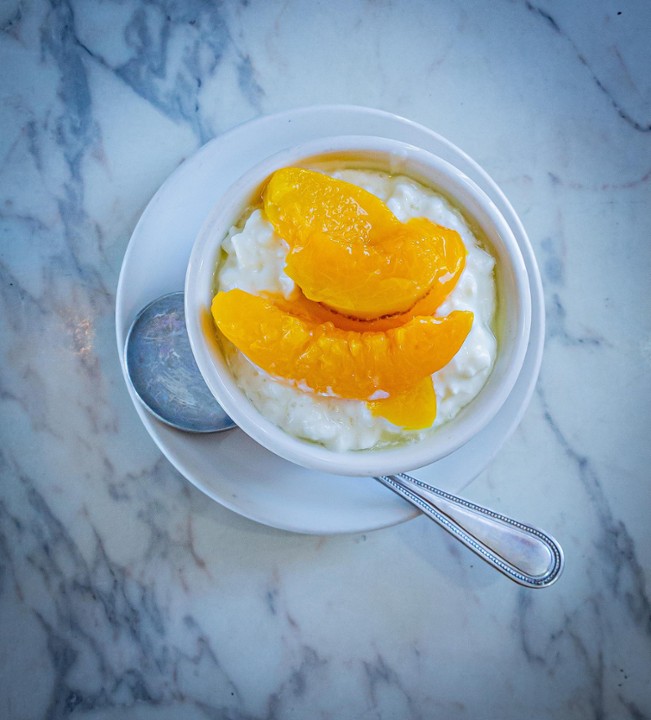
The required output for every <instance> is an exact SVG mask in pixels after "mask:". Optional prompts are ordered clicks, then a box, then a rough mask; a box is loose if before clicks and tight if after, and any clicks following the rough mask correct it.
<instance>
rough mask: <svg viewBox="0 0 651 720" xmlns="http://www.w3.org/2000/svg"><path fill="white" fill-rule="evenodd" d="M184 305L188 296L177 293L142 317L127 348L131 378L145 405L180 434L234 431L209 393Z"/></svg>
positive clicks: (153, 304)
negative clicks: (190, 339)
mask: <svg viewBox="0 0 651 720" xmlns="http://www.w3.org/2000/svg"><path fill="white" fill-rule="evenodd" d="M184 306H185V303H184V297H183V292H174V293H170V294H168V295H163V296H162V297H159V298H157V299H156V300H154V301H153V302H151V303H149V305H147V306H146V307H144V308H143V309H142V310H141V311H140V312H139V313H138V316H137V317H136V319H135V320H134V321H133V324H132V325H131V328H130V329H129V332H128V334H127V340H126V346H125V362H126V367H127V373H128V376H129V380H130V382H131V385H132V387H133V389H134V391H135V393H136V395H137V396H138V398H139V399H140V401H141V402H142V403H143V404H144V405H145V407H147V408H148V409H149V411H150V412H151V413H152V414H153V415H155V416H156V417H157V418H158V419H159V420H162V421H163V422H164V423H167V424H168V425H170V426H172V427H174V428H177V429H178V430H184V431H186V432H195V433H212V432H221V431H223V430H230V429H231V428H234V427H235V423H234V422H233V421H232V420H231V418H230V417H229V416H228V415H227V414H226V413H225V412H224V410H223V408H222V407H221V405H220V404H219V403H218V402H217V401H216V400H215V398H214V396H213V394H212V393H211V392H210V390H209V389H208V386H207V385H206V383H205V382H204V379H203V377H202V376H201V373H200V372H199V368H198V367H197V364H196V362H195V359H194V355H193V354H192V350H191V349H190V341H189V339H188V333H187V330H186V326H185V308H184Z"/></svg>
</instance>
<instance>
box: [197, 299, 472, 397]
mask: <svg viewBox="0 0 651 720" xmlns="http://www.w3.org/2000/svg"><path fill="white" fill-rule="evenodd" d="M211 311H212V315H213V318H214V320H215V323H216V325H217V327H218V328H219V330H220V331H221V332H222V333H223V335H224V336H225V337H226V338H228V339H229V340H230V341H231V342H232V343H233V344H234V345H235V346H236V347H237V348H238V349H239V350H240V351H241V352H242V353H244V355H246V357H248V358H249V360H251V362H253V363H254V364H255V365H257V366H258V367H260V368H262V369H263V370H265V371H266V372H268V373H269V374H270V375H274V376H276V377H281V378H285V379H287V380H291V381H294V382H296V383H298V384H301V385H306V386H307V387H309V388H311V389H312V390H313V391H314V392H316V393H320V394H323V395H336V396H338V397H343V398H354V399H357V400H370V401H373V400H376V399H377V398H378V394H384V393H386V394H387V395H388V396H389V397H392V396H394V395H396V394H399V393H404V392H406V391H408V390H410V389H412V388H413V387H414V386H415V385H417V384H418V383H419V382H420V381H421V380H423V378H426V377H427V376H428V375H431V374H432V373H434V372H436V371H437V370H440V369H441V368H442V367H443V366H444V365H446V364H447V363H448V362H449V361H450V360H451V359H452V358H453V357H454V355H455V354H456V353H457V351H458V350H459V348H460V347H461V345H462V344H463V342H464V340H465V339H466V336H467V335H468V333H469V332H470V328H471V326H472V321H473V314H472V313H471V312H467V311H461V310H456V311H454V312H452V313H450V314H449V315H447V316H446V317H442V318H439V317H414V318H411V319H410V320H408V321H407V322H406V323H405V324H404V325H402V326H400V327H397V328H392V329H390V330H386V331H375V332H357V331H354V330H341V329H339V328H336V327H335V326H334V325H333V324H332V323H330V322H326V323H320V322H318V321H315V320H314V319H312V318H310V317H308V316H303V317H299V316H298V315H294V314H292V313H290V312H288V311H287V310H286V309H285V308H283V307H281V305H279V304H277V303H275V302H274V300H273V299H272V298H268V297H261V296H258V295H251V294H249V293H247V292H244V291H243V290H239V289H236V290H230V291H228V292H219V293H217V295H215V297H214V299H213V302H212V308H211Z"/></svg>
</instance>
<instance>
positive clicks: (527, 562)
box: [375, 473, 564, 588]
mask: <svg viewBox="0 0 651 720" xmlns="http://www.w3.org/2000/svg"><path fill="white" fill-rule="evenodd" d="M375 479H376V480H379V481H380V482H381V483H382V484H383V485H385V486H386V487H388V488H389V489H391V490H393V491H394V492H396V493H397V494H398V495H400V496H401V497H403V498H404V499H405V500H408V501H409V502H410V503H412V505H415V506H416V507H417V508H418V509H419V510H421V511H422V512H423V513H424V514H425V515H427V516H428V517H429V518H431V519H432V520H434V521H435V522H437V523H438V524H439V525H440V526H441V527H442V528H444V529H445V530H447V531H448V532H449V533H451V534H452V535H454V537H456V538H457V540H460V541H461V542H462V543H463V544H464V545H466V546H467V547H468V548H470V549H471V550H472V551H473V552H475V553H477V555H479V557H481V558H482V559H483V560H485V561H486V562H487V563H489V564H490V565H493V567H495V568H497V569H498V570H499V571H500V572H502V573H504V575H506V576H507V577H508V578H510V579H511V580H513V581H514V582H516V583H519V584H520V585H524V586H525V587H530V588H543V587H548V586H549V585H551V584H552V583H553V582H555V581H556V580H557V579H558V577H559V575H560V574H561V571H562V569H563V562H564V560H563V550H562V548H561V546H560V545H559V544H558V543H557V542H556V540H554V538H553V537H551V536H550V535H548V534H547V533H544V532H542V530H538V529H537V528H534V527H531V526H530V525H525V524H524V523H521V522H518V521H517V520H512V519H511V518H508V517H506V516H504V515H500V514H499V513H496V512H493V511H492V510H488V509H487V508H484V507H482V506H481V505H475V503H471V502H468V501H467V500H463V499H461V498H458V497H456V496H455V495H450V494H449V493H446V492H444V491H443V490H439V489H438V488H435V487H432V486H431V485H427V484H426V483H424V482H422V481H420V480H416V478H413V477H411V476H409V475H404V474H402V473H401V474H399V475H381V476H378V477H376V478H375Z"/></svg>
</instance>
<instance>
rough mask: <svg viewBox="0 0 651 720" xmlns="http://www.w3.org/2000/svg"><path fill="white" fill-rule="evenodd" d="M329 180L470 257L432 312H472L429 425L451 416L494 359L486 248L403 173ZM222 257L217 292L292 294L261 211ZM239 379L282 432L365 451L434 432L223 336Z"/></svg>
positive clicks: (345, 173) (441, 375) (236, 232)
mask: <svg viewBox="0 0 651 720" xmlns="http://www.w3.org/2000/svg"><path fill="white" fill-rule="evenodd" d="M331 175H332V176H333V177H336V178H339V179H341V180H346V181H348V182H352V183H354V184H356V185H359V186H360V187H363V188H365V189H366V190H368V191H369V192H372V193H373V194H374V195H377V196H378V197H379V198H380V199H381V200H383V201H384V202H385V203H386V204H387V206H388V207H389V209H390V210H391V211H392V212H393V213H394V214H395V215H396V217H397V218H398V219H400V220H401V221H406V220H408V219H410V218H413V217H426V218H429V219H430V220H432V221H433V222H436V223H438V224H440V225H444V226H445V227H449V228H452V229H454V230H456V231H457V232H458V233H459V234H460V235H461V237H462V239H463V241H464V243H465V245H466V248H467V250H468V255H467V258H466V266H465V269H464V271H463V273H462V274H461V277H460V278H459V281H458V283H457V285H456V286H455V288H454V290H453V291H452V293H450V295H449V296H448V298H447V299H446V301H445V302H444V303H443V304H442V305H441V306H440V308H439V310H438V311H437V314H438V315H447V314H448V313H450V312H452V311H453V310H471V311H472V312H473V313H474V322H473V326H472V329H471V331H470V333H469V335H468V337H467V338H466V340H465V342H464V344H463V346H462V347H461V349H460V350H459V352H458V353H457V354H456V355H455V357H454V358H453V359H452V360H451V362H449V363H448V364H447V365H446V366H445V367H444V368H442V369H441V370H440V371H439V372H437V373H435V374H434V376H433V377H434V387H435V390H436V396H437V404H438V408H437V417H436V421H435V423H434V426H433V427H434V428H437V427H439V426H440V425H442V424H443V423H446V422H448V421H449V420H451V419H452V418H453V417H454V416H455V415H457V413H458V412H459V411H460V410H461V409H462V408H463V407H465V406H466V405H467V404H468V403H469V402H470V401H471V400H472V399H473V398H474V397H475V396H476V395H477V394H478V393H479V391H480V390H481V388H482V387H483V386H484V383H485V382H486V380H487V379H488V376H489V375H490V372H491V370H492V368H493V364H494V362H495V356H496V352H497V343H496V340H495V336H494V334H493V331H492V325H493V322H494V316H495V304H496V297H495V279H494V266H495V260H494V258H493V256H492V255H490V254H489V253H488V252H486V250H484V249H483V248H482V247H481V246H480V244H479V242H478V240H477V238H476V237H475V236H474V234H473V233H472V231H471V229H470V227H469V226H468V224H467V223H466V222H465V220H464V218H463V216H462V215H461V214H460V213H459V212H458V211H457V210H456V209H455V208H454V207H453V206H452V205H451V204H450V203H449V202H448V201H447V200H446V199H445V198H444V197H442V196H441V195H439V194H437V193H436V192H435V191H433V190H431V189H429V188H426V187H424V186H422V185H420V184H419V183H417V182H415V181H413V180H411V179H409V178H406V177H402V176H398V177H394V176H390V175H387V174H385V173H381V172H376V171H367V170H340V171H337V172H332V173H331ZM222 247H223V251H224V253H223V255H224V257H223V260H222V262H221V263H220V265H219V267H218V268H217V272H216V282H215V285H216V288H215V289H216V290H224V291H227V290H232V289H234V288H240V289H242V290H245V291H246V292H249V293H254V294H260V293H261V292H271V293H281V294H282V295H284V296H285V297H289V296H290V294H291V292H292V290H293V289H294V282H293V280H292V279H291V278H289V277H288V276H287V275H286V274H285V272H284V266H285V255H286V253H287V250H288V247H287V244H286V243H285V242H284V241H283V240H281V239H280V238H279V237H278V236H277V235H276V234H275V232H274V230H273V227H272V226H271V224H270V223H269V222H268V221H267V220H266V219H265V218H264V215H263V213H262V212H261V210H260V209H254V210H253V211H252V212H251V213H250V215H249V216H248V218H246V220H245V221H244V222H243V223H240V224H239V225H238V226H237V227H234V228H232V229H231V231H230V233H229V235H228V237H227V238H225V240H224V242H223V245H222ZM224 344H225V346H226V353H227V356H228V360H229V364H230V367H231V370H232V372H233V375H234V377H235V379H236V380H237V383H238V384H239V385H240V387H241V388H242V389H243V390H244V392H245V393H246V395H247V396H248V397H249V399H250V400H251V402H252V403H253V404H254V405H255V407H256V408H257V409H258V410H259V411H260V412H261V413H262V414H263V415H264V416H265V417H267V418H268V419H269V420H271V422H273V423H275V424H276V425H277V426H278V427H280V428H282V429H283V430H284V431H285V432H287V433H290V434H291V435H294V436H296V437H299V438H304V439H307V440H312V441H314V442H317V443H321V444H323V445H325V446H326V447H328V448H330V449H332V450H336V451H345V450H362V449H367V448H371V447H375V446H378V445H385V444H391V443H396V442H405V441H409V440H413V439H418V438H421V437H422V436H423V434H425V433H428V432H432V429H429V430H424V431H423V430H421V431H405V430H402V429H401V428H397V427H396V426H394V425H392V424H391V423H390V422H389V421H387V420H385V419H384V418H381V417H375V416H373V415H372V414H371V413H370V411H369V410H368V408H367V406H366V403H365V402H363V401H359V400H345V399H341V398H336V397H327V396H321V395H316V394H315V393H313V392H311V391H309V390H308V391H306V390H305V389H300V388H297V387H296V386H295V385H291V384H290V383H288V382H286V381H284V380H282V379H277V378H273V377H271V376H270V375H268V374H267V373H266V372H264V371H262V370H261V369H260V368H258V367H256V366H254V365H253V364H252V363H251V362H249V360H247V358H246V357H245V356H244V355H243V354H242V353H240V352H239V350H237V349H236V348H235V347H234V346H232V345H231V344H230V343H228V342H226V341H225V343H224Z"/></svg>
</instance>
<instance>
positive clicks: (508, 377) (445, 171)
mask: <svg viewBox="0 0 651 720" xmlns="http://www.w3.org/2000/svg"><path fill="white" fill-rule="evenodd" d="M326 160H337V161H340V162H342V163H345V164H346V165H350V166H355V165H358V166H360V167H367V168H368V167H369V166H372V167H375V168H378V169H383V170H385V171H388V172H390V173H392V174H401V175H407V176H409V177H411V178H413V179H414V180H416V181H419V182H421V183H422V184H424V185H426V186H429V187H432V188H434V189H435V190H437V191H439V192H441V193H442V194H443V195H445V196H447V197H449V198H450V199H452V201H453V202H454V204H455V205H456V207H457V208H459V209H460V210H461V211H462V213H463V214H464V216H465V217H466V219H468V220H470V221H472V222H474V223H475V224H476V225H478V226H479V227H480V228H481V230H482V232H483V234H484V236H485V238H486V239H487V240H488V242H489V243H490V245H491V250H492V252H493V255H494V256H495V258H496V261H497V263H496V268H497V272H496V280H497V295H498V316H499V317H498V320H497V325H498V326H499V328H500V331H499V334H498V354H497V358H496V361H495V365H494V368H493V370H492V372H491V374H490V376H489V378H488V380H487V382H486V384H485V385H484V387H483V388H482V390H481V391H480V393H479V394H478V395H477V397H476V398H475V399H474V400H472V401H471V402H470V403H469V404H468V405H467V406H466V407H465V408H463V409H462V410H461V412H459V414H458V415H457V416H456V417H455V418H453V419H452V420H450V421H449V422H447V423H445V424H443V425H441V426H440V427H438V428H436V429H434V430H432V431H430V432H428V433H425V435H424V437H423V438H422V439H420V440H417V441H414V442H409V443H405V444H404V445H401V446H392V447H387V448H376V449H369V450H357V451H346V452H337V451H334V450H330V449H328V448H326V447H324V446H321V445H318V444H315V443H313V442H310V441H307V440H302V439H299V438H296V437H293V436H291V435H289V434H287V433H286V432H285V431H284V430H281V429H280V428H279V427H278V426H276V425H275V424H274V423H272V422H270V421H269V420H268V419H267V418H265V417H264V416H263V415H262V414H261V413H260V412H259V411H258V410H257V409H256V408H255V407H254V406H253V404H252V403H251V402H250V401H249V399H248V398H247V397H246V395H245V393H244V392H243V391H242V390H241V389H240V387H239V386H238V385H237V383H236V382H235V380H234V378H233V377H232V375H231V373H230V370H229V367H228V364H227V362H226V360H225V358H224V355H223V353H222V349H221V346H220V343H219V342H218V340H217V336H216V330H215V329H214V326H213V325H212V322H211V320H210V305H211V302H212V296H213V284H214V273H215V267H216V264H217V262H218V260H219V257H220V252H221V244H222V241H223V240H224V238H225V237H226V235H227V233H228V231H229V229H230V228H231V227H232V226H233V225H234V224H235V223H236V222H237V221H238V220H239V219H240V218H241V217H242V215H243V213H244V211H245V210H246V208H247V207H249V206H250V205H251V204H252V203H253V202H254V201H255V200H256V198H257V197H259V192H260V188H261V185H262V184H263V183H264V181H265V180H266V179H267V178H268V177H269V175H271V173H273V172H274V171H275V170H277V169H279V168H283V167H288V166H294V165H305V166H310V165H313V164H314V163H315V162H317V161H318V162H323V161H326ZM185 315H186V323H187V329H188V335H189V338H190V344H191V346H192V351H193V353H194V356H195V359H196V361H197V365H198V366H199V370H200V371H201V374H202V375H203V377H204V379H205V381H206V384H207V385H208V387H209V388H210V390H211V392H212V393H213V395H214V396H215V398H216V399H217V400H218V402H219V403H220V404H221V405H222V407H223V408H224V410H226V412H227V413H228V414H229V415H230V416H231V418H233V420H234V421H235V422H236V423H237V424H238V426H239V427H240V428H241V429H242V430H243V431H244V432H246V433H247V434H248V435H250V436H251V437H252V438H253V439H254V440H256V441H257V442H258V443H260V444H261V445H263V446H264V447H266V448H267V449H268V450H270V451H272V452H274V453H276V454H277V455H279V456H281V457H283V458H285V459H286V460H290V461H292V462H295V463H297V464H299V465H302V466H304V467H307V468H312V469H317V470H321V471H325V472H331V473H336V474H340V475H384V474H391V473H396V472H407V471H409V470H413V469H415V468H418V467H423V466H425V465H429V464H431V463H433V462H436V461H437V460H440V459H441V458H443V457H445V456H446V455H449V454H450V453H452V452H454V451H455V450H457V449H458V448H459V447H461V446H462V445H464V444H465V443H466V442H468V440H470V438H472V437H473V436H474V435H476V434H477V433H478V432H479V431H480V430H482V429H483V428H484V427H486V425H487V424H488V423H489V422H490V421H491V420H492V419H493V417H494V416H495V414H496V413H497V412H498V410H499V409H500V408H501V407H502V405H503V404H504V402H505V400H506V399H507V397H508V396H509V393H510V392H511V390H512V389H513V386H514V384H515V382H516V380H517V378H518V375H519V374H520V371H521V369H522V364H523V361H524V357H525V352H526V349H527V344H528V340H529V330H530V324H531V296H530V290H529V279H528V276H527V270H526V267H525V263H524V260H523V258H522V255H521V252H520V248H519V247H518V244H517V241H516V239H515V237H514V235H513V233H512V232H511V229H510V228H509V226H508V224H507V222H506V221H505V219H504V218H503V217H502V215H501V213H500V211H499V210H498V208H497V207H496V206H495V204H494V203H493V202H492V201H491V200H490V198H489V197H488V196H487V195H486V194H485V193H484V192H483V191H482V190H481V189H480V188H479V187H478V186H477V185H476V184H475V183H474V182H473V181H472V180H470V178H468V177H467V176H466V175H464V174H463V173H462V172H461V171H460V170H458V169H456V168H455V167H453V166H452V165H451V164H450V163H448V162H446V161H445V160H442V159H441V158H439V157H437V156H435V155H432V154H431V153H429V152H427V151H425V150H423V149H421V148H418V147H414V146H413V145H408V144H406V143H402V142H399V141H395V140H390V139H387V138H380V137H368V136H363V137H362V136H360V137H358V136H338V137H329V138H323V139H320V140H316V141H313V142H309V143H306V144H304V145H300V146H297V147H292V148H289V149H287V150H284V151H282V152H280V153H278V154H276V155H273V156H271V157H269V158H267V159H266V160H264V161H262V162H261V163H259V164H258V165H256V166H255V167H253V168H252V169H250V170H249V171H248V172H247V173H245V175H243V176H242V177H241V178H240V179H239V180H238V181H237V182H236V183H235V184H234V185H232V186H231V188H230V189H229V190H228V191H227V192H226V193H225V194H224V195H223V196H222V197H220V198H219V199H218V200H217V202H216V205H215V207H214V209H213V211H212V213H211V214H210V216H209V217H208V219H207V220H206V222H205V223H204V225H203V227H202V228H201V230H200V232H199V234H198V236H197V239H196V241H195V243H194V246H193V249H192V253H191V256H190V262H189V264H188V269H187V273H186V281H185Z"/></svg>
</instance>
